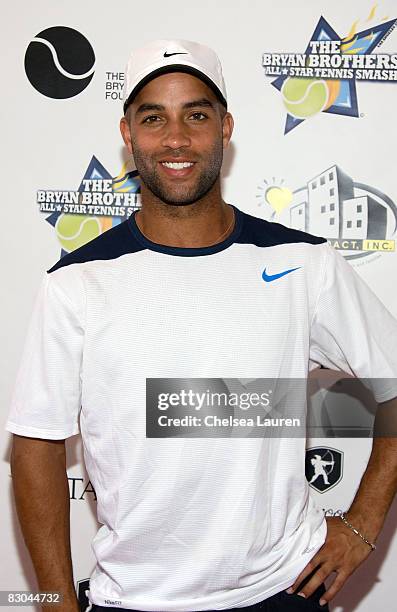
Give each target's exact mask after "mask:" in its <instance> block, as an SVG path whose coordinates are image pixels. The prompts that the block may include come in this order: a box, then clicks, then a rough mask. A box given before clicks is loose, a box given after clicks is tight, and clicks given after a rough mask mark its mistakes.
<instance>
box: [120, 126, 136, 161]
mask: <svg viewBox="0 0 397 612" xmlns="http://www.w3.org/2000/svg"><path fill="white" fill-rule="evenodd" d="M120 132H121V136H122V137H123V140H124V144H125V146H126V147H127V149H128V151H129V152H130V153H131V155H132V154H133V151H132V140H131V130H130V125H129V123H128V119H127V117H125V116H124V117H121V119H120Z"/></svg>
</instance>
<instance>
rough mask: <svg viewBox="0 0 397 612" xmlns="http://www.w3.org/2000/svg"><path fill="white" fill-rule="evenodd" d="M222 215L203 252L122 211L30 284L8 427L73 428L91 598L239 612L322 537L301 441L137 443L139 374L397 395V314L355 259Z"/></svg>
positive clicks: (58, 433) (141, 414)
mask: <svg viewBox="0 0 397 612" xmlns="http://www.w3.org/2000/svg"><path fill="white" fill-rule="evenodd" d="M234 210H235V215H236V223H235V227H234V230H233V232H232V234H231V235H230V236H229V237H228V238H227V239H226V240H224V241H223V242H221V243H219V244H217V245H215V246H211V247H205V248H181V247H169V246H163V245H159V244H157V243H154V242H151V241H150V240H148V239H147V238H145V237H144V236H143V234H142V233H141V232H140V231H139V228H138V227H137V225H136V222H135V215H134V213H133V214H132V215H131V216H130V217H129V218H128V219H127V220H126V221H124V222H123V223H120V224H119V225H117V226H115V227H113V228H112V229H110V230H108V231H107V232H105V233H104V234H102V235H101V236H99V237H98V238H96V239H95V240H93V241H91V242H89V243H88V244H86V245H85V246H83V247H81V248H79V249H77V250H76V251H74V252H72V253H70V254H68V255H66V256H64V257H63V258H61V259H60V261H59V262H58V263H57V264H55V265H54V266H53V267H52V268H51V269H50V270H49V271H48V272H47V273H45V275H44V278H43V282H42V285H41V288H40V291H39V293H38V297H37V300H36V303H35V308H34V311H33V314H32V318H31V323H30V327H29V331H28V335H27V339H26V344H25V349H24V353H23V357H22V360H21V364H20V368H19V372H18V375H17V380H16V384H15V390H14V394H13V399H12V405H11V410H10V414H9V419H8V422H7V425H6V429H7V430H8V431H10V432H13V433H16V434H19V435H22V436H30V437H38V438H46V439H63V438H67V437H69V436H73V435H75V434H77V433H78V432H79V430H80V432H81V435H82V439H83V444H84V456H85V462H86V468H87V471H88V474H89V477H90V479H91V482H92V483H93V485H94V487H95V491H96V494H97V499H98V501H97V512H98V520H99V521H100V523H102V526H101V528H100V529H99V531H98V533H97V535H96V536H95V538H94V541H93V550H94V553H95V555H96V558H97V566H96V568H95V570H94V572H93V575H92V576H91V581H90V595H89V597H90V600H91V601H92V602H93V603H95V604H98V605H102V606H107V605H108V606H112V605H113V606H114V604H112V603H110V602H114V601H117V602H118V603H117V605H118V606H120V607H121V608H131V609H138V610H162V611H178V610H179V611H184V612H186V611H187V610H192V611H194V610H206V609H207V610H214V609H218V610H222V609H227V608H233V607H244V606H249V605H252V604H254V603H257V602H259V601H261V600H263V599H265V598H267V597H270V596H271V595H273V594H275V593H277V592H279V591H281V590H282V589H285V588H287V587H288V586H290V585H291V584H292V583H293V582H294V580H295V578H296V577H297V575H298V574H299V573H300V571H301V570H302V569H303V567H305V565H306V564H307V563H308V562H309V560H310V559H311V558H312V557H313V555H314V554H315V553H316V552H317V550H318V549H319V548H320V547H321V545H322V544H323V542H324V539H325V535H326V522H325V520H324V516H323V512H322V511H321V510H320V509H319V508H317V507H316V505H315V503H314V500H313V498H312V497H311V495H310V489H309V486H308V483H307V480H306V478H305V444H306V441H305V439H304V437H300V438H299V437H297V438H277V437H273V438H264V437H262V438H260V437H257V438H249V439H244V438H233V439H232V438H230V437H223V438H222V437H219V438H192V437H190V438H183V437H180V436H179V437H178V436H177V437H169V438H167V437H164V438H148V437H146V429H145V423H146V409H145V401H146V396H145V393H146V386H145V384H146V378H156V377H158V378H167V377H169V378H189V379H191V378H206V377H208V378H217V377H220V378H221V377H226V378H239V379H250V380H251V379H255V378H274V379H275V378H278V377H279V378H306V377H307V375H308V372H309V370H310V369H312V368H314V367H315V366H316V365H318V364H323V365H324V366H326V367H331V368H334V369H335V368H336V369H341V370H344V371H346V372H348V373H350V374H353V375H355V376H358V377H360V378H371V379H377V378H378V379H383V380H382V381H379V384H376V382H375V383H374V385H373V390H374V393H375V398H376V400H377V401H379V402H382V401H386V400H388V399H391V398H393V397H395V396H397V385H396V380H395V379H396V378H397V355H396V350H395V347H396V346H397V322H396V321H395V319H394V318H393V317H392V316H391V314H390V313H389V312H388V310H387V309H386V308H385V307H384V306H383V305H382V303H381V302H380V301H379V299H378V298H377V297H376V296H375V295H374V293H373V292H372V291H371V290H370V289H369V288H368V286H367V285H366V284H365V282H364V281H363V280H362V279H361V278H360V277H359V275H358V274H357V273H356V272H355V271H354V270H353V269H352V267H351V266H350V265H349V264H348V263H347V262H346V261H345V260H344V259H343V257H342V256H341V255H340V254H338V253H337V252H336V251H335V250H334V249H333V248H332V247H330V246H329V245H328V243H327V242H326V241H325V239H323V238H319V237H315V236H311V235H310V234H306V233H304V232H300V231H297V230H292V229H289V228H286V227H284V226H282V225H279V224H277V223H269V222H267V221H264V220H262V219H258V218H256V217H253V216H251V215H248V214H246V213H244V212H242V211H240V210H239V209H237V208H236V207H234ZM264 271H265V272H264ZM287 271H288V272H287ZM281 273H283V274H281ZM79 419H80V422H79Z"/></svg>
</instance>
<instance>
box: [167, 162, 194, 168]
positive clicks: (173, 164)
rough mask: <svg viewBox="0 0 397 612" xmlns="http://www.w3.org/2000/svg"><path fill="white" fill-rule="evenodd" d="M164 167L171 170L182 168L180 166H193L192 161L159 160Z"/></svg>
mask: <svg viewBox="0 0 397 612" xmlns="http://www.w3.org/2000/svg"><path fill="white" fill-rule="evenodd" d="M161 163H162V165H163V166H165V167H166V168H172V170H182V168H190V166H193V163H192V162H161Z"/></svg>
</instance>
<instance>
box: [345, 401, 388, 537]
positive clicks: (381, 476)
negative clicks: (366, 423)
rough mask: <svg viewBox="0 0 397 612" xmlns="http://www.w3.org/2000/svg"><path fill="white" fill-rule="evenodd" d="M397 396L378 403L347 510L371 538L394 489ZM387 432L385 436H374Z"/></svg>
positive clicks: (379, 525) (384, 514)
mask: <svg viewBox="0 0 397 612" xmlns="http://www.w3.org/2000/svg"><path fill="white" fill-rule="evenodd" d="M396 422H397V398H394V399H393V400H390V401H388V402H383V403H381V404H379V407H378V411H377V414H376V419H375V427H374V439H373V444H372V451H371V455H370V457H369V460H368V465H367V468H366V470H365V472H364V474H363V477H362V479H361V482H360V486H359V488H358V490H357V493H356V495H355V497H354V500H353V502H352V504H351V506H350V509H349V510H348V513H347V514H348V518H349V520H350V521H351V523H352V524H353V525H354V526H355V527H356V528H357V529H358V530H359V531H361V533H363V535H365V537H366V538H367V539H368V540H370V541H371V542H373V541H374V540H375V539H376V538H377V536H378V534H379V532H380V530H381V529H382V526H383V523H384V521H385V518H386V515H387V512H388V510H389V508H390V505H391V503H392V501H393V499H394V496H395V494H396V492H397V425H396ZM382 434H383V435H385V434H389V436H388V437H377V436H382Z"/></svg>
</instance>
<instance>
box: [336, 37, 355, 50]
mask: <svg viewBox="0 0 397 612" xmlns="http://www.w3.org/2000/svg"><path fill="white" fill-rule="evenodd" d="M343 40H348V38H344V39H343ZM356 42H357V36H354V38H353V40H351V41H350V42H348V43H343V44H341V46H340V49H341V51H342V53H349V49H351V48H352V47H354V45H355V44H356ZM353 51H354V49H353V50H352V51H350V53H352V52H353Z"/></svg>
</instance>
